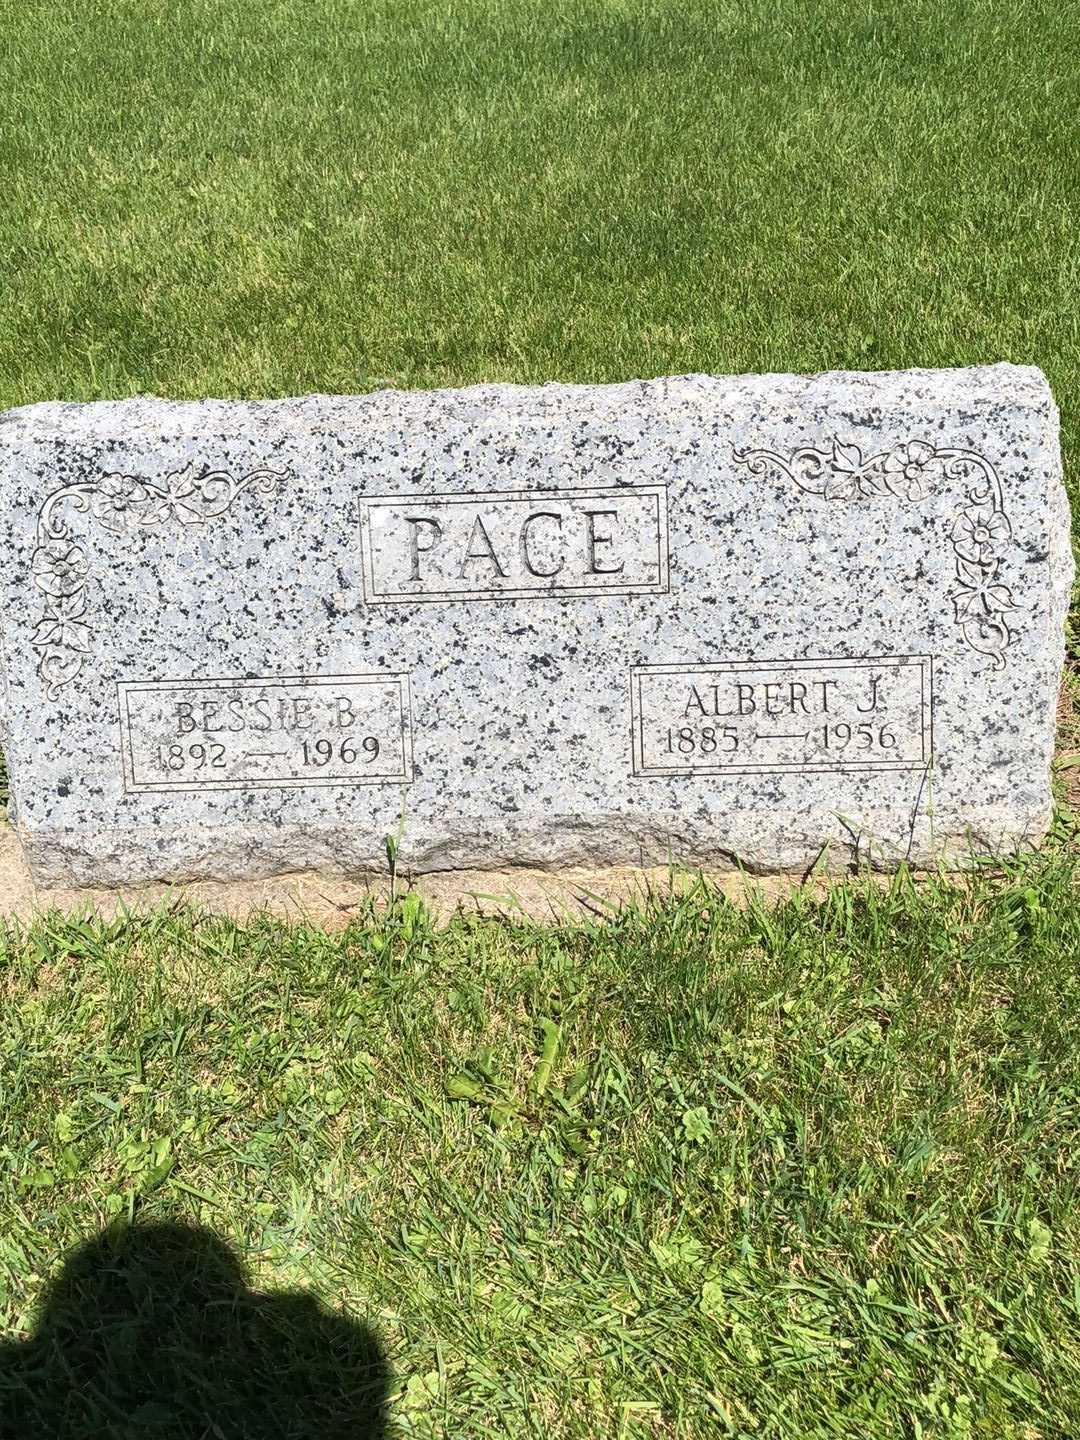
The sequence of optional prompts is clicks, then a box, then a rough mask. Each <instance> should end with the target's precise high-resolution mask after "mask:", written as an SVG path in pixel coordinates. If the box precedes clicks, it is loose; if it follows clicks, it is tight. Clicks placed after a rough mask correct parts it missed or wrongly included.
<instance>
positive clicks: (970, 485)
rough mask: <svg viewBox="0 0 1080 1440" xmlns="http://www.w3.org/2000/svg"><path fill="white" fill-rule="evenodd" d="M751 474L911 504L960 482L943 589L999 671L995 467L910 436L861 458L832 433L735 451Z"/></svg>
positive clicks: (1005, 527) (1001, 510)
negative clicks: (828, 440)
mask: <svg viewBox="0 0 1080 1440" xmlns="http://www.w3.org/2000/svg"><path fill="white" fill-rule="evenodd" d="M735 458H736V460H738V461H739V462H740V463H741V464H743V465H746V466H747V467H748V469H749V470H750V472H751V474H753V475H767V474H768V473H769V472H770V470H776V471H779V472H780V473H781V474H782V475H784V476H786V477H787V478H788V479H789V480H792V481H794V483H795V484H796V485H797V486H798V488H799V489H800V490H803V491H805V492H806V494H808V495H818V496H821V497H823V498H824V499H826V500H839V501H849V502H850V501H860V500H869V499H872V498H873V497H874V496H878V495H894V496H896V498H897V499H898V500H905V501H909V502H917V501H919V500H925V499H926V497H927V495H929V494H930V493H931V491H932V490H933V489H934V488H935V487H936V486H937V485H939V484H946V483H953V484H959V485H960V486H961V487H962V491H963V495H964V500H963V503H962V504H961V505H960V507H959V508H958V509H957V512H956V514H955V516H954V517H953V522H952V525H951V527H950V530H949V542H950V545H951V548H952V556H953V562H954V565H955V569H956V579H957V584H956V586H955V588H954V589H952V590H951V591H950V592H949V598H950V599H951V600H952V602H953V607H954V611H955V618H956V623H957V624H958V625H959V626H960V628H961V631H962V632H963V636H964V639H965V641H966V642H967V644H968V645H969V646H970V647H971V649H972V650H975V651H977V652H978V654H980V655H986V656H988V657H989V658H990V659H992V660H993V662H994V669H995V670H1004V668H1005V652H1006V650H1007V649H1008V647H1009V645H1010V644H1011V643H1012V639H1013V632H1012V631H1011V630H1010V629H1009V625H1008V622H1007V621H1006V619H1005V617H1006V615H1007V614H1008V613H1009V612H1010V611H1012V610H1016V609H1017V608H1018V607H1017V605H1016V603H1015V602H1014V600H1013V598H1012V594H1011V592H1010V590H1009V587H1008V586H1007V585H1005V584H1003V583H1002V580H1001V577H1000V568H1001V551H1002V549H1003V548H1004V546H1005V545H1006V544H1007V543H1008V541H1009V539H1010V537H1011V535H1012V526H1011V525H1010V524H1009V517H1008V516H1007V514H1006V513H1005V497H1004V494H1003V492H1002V488H1001V481H1000V480H999V479H998V476H997V472H996V471H995V469H994V467H993V466H992V465H991V464H990V462H989V460H986V459H984V458H983V456H981V455H977V454H975V452H974V451H973V450H957V449H952V448H948V447H947V448H939V447H938V446H935V445H932V444H930V442H929V441H927V440H909V441H907V442H906V443H905V444H902V445H897V446H895V447H894V448H893V449H891V450H882V451H880V452H879V453H878V454H876V455H867V456H864V455H863V453H862V451H861V449H860V448H859V446H858V445H852V444H850V443H849V442H846V441H841V440H838V439H836V438H835V437H834V438H833V442H832V448H831V449H827V450H819V449H817V448H816V447H814V446H811V445H805V446H803V447H801V448H800V449H798V450H795V451H793V452H792V453H791V454H790V455H786V456H785V455H780V454H777V452H776V451H773V450H754V449H746V450H738V449H737V450H736V451H735Z"/></svg>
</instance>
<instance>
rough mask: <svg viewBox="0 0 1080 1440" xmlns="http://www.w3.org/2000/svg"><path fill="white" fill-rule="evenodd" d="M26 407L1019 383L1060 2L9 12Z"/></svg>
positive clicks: (1050, 201) (1051, 213) (1044, 265)
mask: <svg viewBox="0 0 1080 1440" xmlns="http://www.w3.org/2000/svg"><path fill="white" fill-rule="evenodd" d="M0 27H2V33H3V35H4V46H3V51H2V54H0V194H2V196H3V199H2V202H0V285H2V291H3V296H4V303H3V307H2V309H0V403H3V404H8V405H12V404H16V403H21V402H25V401H30V400H38V399H46V398H55V397H63V398H71V399H83V398H90V397H97V396H112V395H124V394H129V393H134V392H139V391H142V392H145V391H156V392H161V393H165V394H170V395H178V396H197V395H202V394H207V393H211V394H227V395H236V394H242V395H265V394H279V393H292V392H296V391H303V390H307V389H311V388H318V389H324V390H336V391H357V390H366V389H369V388H374V387H378V386H382V385H387V384H391V385H415V386H421V385H424V386H426V385H441V384H460V383H465V382H471V381H479V380H490V379H506V380H518V381H537V380H545V379H550V378H561V379H567V380H581V381H592V380H615V379H621V378H625V377H627V376H635V375H652V374H663V373H680V372H685V371H691V370H708V371H719V372H725V371H742V370H770V369H783V370H791V369H795V370H818V369H823V368H828V367H834V366H851V367H856V368H863V369H868V368H878V367H880V368H888V367H897V366H906V365H922V364H926V365H957V364H966V363H970V362H977V361H985V360H995V359H999V358H1000V359H1008V360H1013V361H1019V362H1034V363H1036V364H1039V365H1041V366H1043V367H1044V369H1045V370H1046V372H1047V374H1048V375H1049V377H1050V380H1051V382H1052V384H1053V386H1054V389H1055V391H1056V394H1057V396H1058V398H1059V401H1060V403H1061V405H1062V408H1063V411H1064V415H1065V439H1066V448H1067V452H1068V453H1069V454H1074V453H1076V452H1077V450H1078V449H1080V429H1078V427H1080V364H1078V360H1080V312H1078V307H1077V303H1076V296H1077V293H1078V291H1080V249H1078V247H1077V245H1076V243H1075V237H1076V235H1077V233H1078V229H1080V144H1078V142H1077V119H1076V117H1077V114H1078V113H1080V11H1078V10H1077V7H1076V6H1075V5H1073V4H1062V3H1061V0H1010V3H1009V4H1002V3H1000V0H904V3H901V0H890V3H882V0H830V3H829V4H827V5H826V4H823V3H821V0H547V3H543V4H537V3H527V0H309V3H306V4H304V5H303V6H302V7H300V8H298V7H297V6H296V5H295V4H284V3H280V0H261V3H259V4H258V5H252V4H247V3H245V4H241V3H239V0H185V3H182V4H176V3H169V4H166V3H164V0H143V3H137V4H136V3H133V0H76V3H74V4H72V5H58V4H56V3H55V0H48V3H42V0H0Z"/></svg>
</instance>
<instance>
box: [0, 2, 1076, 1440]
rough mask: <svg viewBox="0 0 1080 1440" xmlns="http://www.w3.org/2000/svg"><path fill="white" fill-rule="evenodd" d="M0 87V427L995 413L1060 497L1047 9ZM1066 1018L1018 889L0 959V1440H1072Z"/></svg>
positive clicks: (225, 41)
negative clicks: (1037, 389) (876, 400)
mask: <svg viewBox="0 0 1080 1440" xmlns="http://www.w3.org/2000/svg"><path fill="white" fill-rule="evenodd" d="M0 35H2V37H3V43H2V45H0V406H2V407H6V406H12V405H17V404H23V403H26V402H29V401H34V400H42V399H54V398H62V399H93V398H98V397H105V396H119V395H127V394H134V393H140V392H142V393H146V392H154V393H158V394H164V395H172V396H181V397H194V396H199V395H206V394H214V395H244V396H259V395H274V394H289V393H296V392H303V391H308V390H324V391H363V390H369V389H373V388H378V387H382V386H386V385H394V386H404V385H408V386H429V385H447V384H454V385H457V384H466V383H471V382H474V381H481V380H495V379H502V380H511V381H529V382H533V381H542V380H546V379H563V380H579V381H599V380H618V379H624V378H627V377H631V376H647V375H658V374H663V373H680V372H687V371H695V370H696V371H702V370H704V371H714V372H725V371H744V370H749V371H760V370H819V369H824V368H830V367H854V368H862V369H873V368H892V367H899V366H907V365H958V364H968V363H975V362H981V361H989V360H997V359H1006V360H1012V361H1016V362H1022V363H1035V364H1038V365H1041V366H1042V367H1043V369H1044V370H1045V371H1046V373H1047V375H1048V377H1049V379H1050V382H1051V384H1052V385H1053V387H1054V391H1055V394H1056V396H1057V398H1058V402H1059V404H1060V406H1061V408H1062V420H1063V441H1064V446H1065V455H1066V466H1067V470H1066V473H1067V478H1068V480H1069V484H1070V491H1071V493H1072V494H1073V496H1074V498H1075V497H1076V493H1077V484H1078V481H1077V473H1078V472H1077V470H1076V466H1075V464H1073V463H1072V457H1074V456H1075V455H1076V454H1078V453H1080V306H1078V302H1077V296H1078V294H1080V244H1078V242H1077V236H1078V235H1080V11H1078V10H1077V8H1076V6H1075V5H1073V4H1069V3H1060V0H1058V3H1051V0H1010V3H1000V0H972V3H959V0H942V3H928V0H913V3H900V0H892V3H889V4H883V3H874V0H858V3H855V0H832V3H825V0H814V3H811V0H770V3H767V4H766V3H763V0H745V3H743V0H738V3H736V0H624V3H596V0H594V3H585V0H575V3H567V0H551V3H543V0H540V3H525V0H518V3H508V0H441V3H435V0H431V3H420V0H309V3H306V4H303V5H300V4H284V3H278V0H259V3H247V4H241V3H239V0H182V3H181V0H168V3H166V0H141V3H134V0H74V3H72V4H66V5H61V4H59V3H55V0H52V3H41V0H0ZM1074 728H1075V726H1074ZM1070 743H1071V742H1070ZM1068 829H1069V825H1068V824H1067V823H1064V822H1063V824H1062V825H1061V826H1060V827H1059V834H1058V840H1059V842H1060V841H1061V837H1062V836H1063V835H1065V834H1066V832H1067V831H1068ZM1078 962H1080V899H1078V896H1077V890H1076V886H1075V874H1074V871H1073V862H1072V861H1070V860H1069V859H1068V858H1067V856H1066V854H1065V851H1064V849H1063V848H1062V847H1061V845H1060V843H1059V846H1058V848H1056V849H1055V850H1054V851H1053V853H1051V854H1050V855H1048V856H1046V857H1044V858H1042V859H1039V860H1034V861H1031V862H1030V863H1026V864H1025V865H1024V866H1022V867H1018V868H1017V869H1016V870H1015V871H1014V872H1013V873H1011V874H1009V875H1007V876H1006V877H1005V879H1004V880H1003V881H1002V880H1000V879H999V880H997V881H995V882H994V883H991V882H990V881H989V880H986V879H983V878H980V877H979V876H975V877H973V878H971V879H970V880H967V881H964V882H957V883H946V882H945V881H938V880H930V881H927V882H925V883H922V884H920V886H919V887H917V888H916V887H913V886H911V885H910V884H909V883H908V881H907V880H906V879H905V878H903V877H901V878H900V879H899V880H897V882H896V883H895V884H894V885H893V887H892V888H891V889H888V890H885V891H882V890H880V889H877V888H874V887H869V886H867V887H864V886H862V885H861V884H858V883H855V884H852V885H848V886H842V887H839V888H837V889H836V890H834V891H833V892H832V894H831V895H830V896H829V897H828V898H827V899H825V900H816V899H811V898H810V896H809V895H808V894H807V895H803V896H800V897H797V898H796V899H795V900H792V901H790V902H788V903H786V904H785V905H783V906H780V907H778V908H777V907H773V908H768V907H765V906H763V905H751V906H750V907H749V908H745V909H736V908H734V907H732V906H730V905H729V904H727V903H726V902H724V901H723V900H722V899H721V898H719V897H718V896H717V895H715V894H713V893H711V892H709V891H708V890H707V889H706V888H704V887H702V886H694V885H691V887H690V892H689V894H687V895H686V896H684V897H683V898H669V899H658V900H657V901H656V902H655V903H654V904H652V905H646V906H642V907H639V908H637V909H633V910H631V911H629V912H627V913H624V914H623V915H621V916H614V915H610V914H607V913H596V912H595V910H590V909H589V908H587V906H586V905H583V906H582V908H581V914H580V916H579V917H577V921H576V923H574V924H570V923H567V924H562V925H557V924H556V925H552V926H547V927H541V926H537V925H534V924H532V923H529V922H526V921H525V920H523V919H521V918H520V917H519V918H518V919H516V920H514V921H513V923H498V922H486V923H485V922H480V921H477V920H470V919H464V918H463V919H459V920H457V921H455V922H454V923H453V924H452V925H450V926H449V928H447V929H443V930H437V929H435V928H433V926H432V924H431V922H430V917H429V916H428V915H427V914H426V912H425V911H424V910H423V908H422V907H420V906H419V905H418V903H417V901H416V900H415V898H414V897H408V896H406V897H405V898H403V899H399V901H398V902H397V903H396V905H395V906H394V907H393V909H392V910H391V911H390V913H389V914H388V915H376V914H374V913H360V914H358V916H357V918H356V919H355V921H354V922H353V923H352V924H351V925H350V927H349V928H348V929H347V930H346V931H344V932H343V933H342V934H340V935H334V936H329V935H324V934H322V933H320V932H317V931H313V930H309V929H305V928H303V927H297V928H293V929H288V928H285V927H283V926H280V925H277V924H275V923H272V922H271V921H269V920H265V921H258V920H256V921H252V922H250V923H248V924H247V925H244V926H237V925H234V924H232V923H230V922H227V921H225V920H220V919H211V918H208V917H205V916H198V915H196V914H194V913H193V912H189V911H184V910H162V911H160V912H159V913H157V914H155V915H152V916H148V917H129V918H122V919H120V920H117V921H115V922H102V921H96V920H81V919H69V920H63V919H60V918H58V917H51V918H47V919H43V920H41V921H39V922H38V923H36V924H35V925H34V926H33V927H32V928H31V929H29V930H15V929H9V930H7V931H5V932H4V935H3V937H2V940H0V1437H3V1440H8V1437H9V1435H10V1436H11V1437H13V1440H27V1437H32V1440H39V1437H40V1440H45V1437H46V1436H48V1437H53V1436H71V1437H73V1440H74V1437H79V1440H84V1437H87V1440H98V1437H102V1440H103V1437H106V1436H108V1437H117V1440H120V1437H123V1440H133V1437H135V1436H139V1437H143V1436H151V1437H153V1436H159V1437H160V1436H170V1437H173V1436H175V1437H180V1436H183V1437H188V1436H191V1437H201V1436H203V1435H204V1434H209V1435H215V1436H216V1437H217V1440H221V1436H222V1435H223V1436H224V1437H225V1440H233V1437H234V1436H239V1435H241V1434H244V1433H250V1434H251V1435H252V1436H259V1437H262V1436H264V1435H269V1434H275V1435H276V1434H280V1435H282V1436H285V1435H289V1436H292V1437H294V1440H300V1437H301V1436H304V1437H307V1436H311V1437H312V1440H314V1437H315V1436H316V1435H318V1436H320V1440H325V1437H328V1436H332V1435H335V1434H337V1433H342V1434H346V1433H348V1434H352V1435H353V1436H354V1437H355V1436H357V1435H361V1434H363V1433H365V1432H363V1431H361V1430H360V1429H359V1428H357V1426H356V1425H355V1424H353V1425H352V1426H351V1428H349V1427H350V1417H353V1418H355V1416H356V1415H357V1414H358V1413H360V1412H361V1411H363V1410H364V1407H367V1411H369V1412H371V1413H374V1412H378V1413H379V1414H381V1415H383V1416H384V1417H385V1420H386V1425H387V1427H388V1428H387V1434H402V1435H419V1436H431V1437H435V1436H447V1437H457V1436H462V1437H467V1436H477V1437H479V1436H488V1435H496V1436H498V1435H502V1436H506V1437H512V1440H519V1437H525V1436H530V1437H531V1436H535V1437H544V1440H563V1437H566V1440H586V1437H588V1440H592V1437H596V1436H611V1437H618V1440H634V1437H665V1440H669V1437H689V1436H693V1437H697V1436H712V1435H717V1436H725V1435H731V1436H744V1437H750V1436H753V1437H755V1440H766V1437H777V1440H803V1437H819V1436H820V1437H834V1436H843V1437H849V1436H850V1437H864V1436H865V1437H873V1440H892V1437H894V1436H905V1437H907V1436H910V1437H912V1440H924V1437H927V1440H929V1437H934V1440H938V1437H948V1440H954V1437H955V1440H967V1437H972V1436H986V1437H990V1440H1013V1437H1016V1440H1057V1437H1062V1440H1063V1437H1066V1436H1072V1435H1074V1434H1075V1433H1076V1432H1077V1430H1078V1429H1080V1423H1078V1416H1080V1274H1078V1268H1077V1257H1078V1254H1080V1207H1078V1205H1077V1194H1076V1192H1077V1180H1078V1173H1077V1160H1076V1155H1077V1151H1078V1140H1080V1135H1078V1131H1080V1066H1078V1044H1077V1019H1076V1016H1077V1011H1078V1004H1077V1001H1078V991H1080V963H1078ZM107 1226H108V1227H111V1229H110V1232H109V1238H108V1239H107V1240H106V1241H103V1242H101V1244H100V1247H99V1248H98V1249H95V1250H93V1251H92V1252H89V1258H88V1252H86V1251H81V1252H80V1251H79V1250H78V1248H77V1247H79V1245H80V1244H81V1242H86V1241H90V1242H91V1243H95V1237H99V1236H100V1235H101V1233H102V1231H103V1230H104V1229H105V1227H107ZM162 1226H171V1227H172V1228H171V1229H162V1228H160V1227H162ZM155 1227H159V1228H155ZM180 1227H184V1228H180ZM194 1227H198V1228H199V1230H200V1231H201V1232H204V1233H203V1238H202V1240H201V1241H200V1240H198V1237H197V1236H196V1234H195V1228H194ZM125 1235H126V1238H125ZM133 1236H134V1240H132V1237H133ZM208 1236H216V1237H218V1239H219V1240H220V1242H221V1243H222V1244H225V1245H227V1246H228V1247H230V1252H231V1256H232V1258H230V1257H229V1256H228V1255H226V1253H225V1251H224V1250H221V1251H215V1250H214V1249H213V1244H214V1242H213V1240H212V1239H209V1238H207V1237H208ZM200 1244H201V1245H202V1246H203V1249H202V1250H200V1249H199V1245H200ZM125 1245H127V1246H128V1247H129V1248H128V1249H127V1250H125V1249H124V1247H125ZM132 1246H133V1247H134V1248H131V1247H132ZM140 1247H141V1248H140ZM207 1247H209V1248H207ZM125 1256H126V1258H125ZM200 1256H201V1257H202V1258H201V1259H200ZM215 1257H216V1258H215ZM234 1262H235V1264H236V1265H240V1264H242V1265H243V1266H244V1267H246V1270H247V1276H246V1281H245V1279H244V1277H243V1276H241V1274H240V1271H239V1269H235V1270H234V1269H230V1266H232V1265H233V1264H234ZM215 1267H216V1268H215ZM215 1277H216V1278H215ZM245 1284H249V1285H250V1287H252V1288H251V1289H250V1290H248V1291H245V1290H244V1285H245ZM50 1286H51V1287H53V1288H51V1289H50V1288H49V1287H50ZM256 1292H257V1293H256ZM301 1292H302V1293H303V1294H305V1295H307V1296H308V1297H310V1298H309V1299H308V1300H305V1301H301V1300H299V1299H297V1295H298V1293H301ZM286 1293H288V1294H291V1295H292V1297H293V1299H292V1300H291V1301H289V1300H287V1299H285V1298H283V1297H284V1296H285V1295H286ZM266 1297H269V1298H266ZM264 1301H265V1303H264ZM320 1306H321V1307H323V1308H322V1309H319V1308H318V1307H320ZM65 1307H66V1308H65ZM334 1316H336V1317H338V1319H337V1320H336V1321H335V1320H334V1319H333V1318H332V1317H334ZM271 1317H273V1318H271ZM350 1327H351V1328H350ZM350 1337H351V1338H350ZM350 1346H352V1347H353V1348H352V1349H350ZM365 1346H367V1347H368V1349H367V1350H366V1351H365V1350H364V1347H365ZM362 1353H364V1354H367V1355H368V1369H367V1370H365V1371H364V1372H363V1373H364V1374H365V1375H366V1377H367V1378H366V1381H365V1385H366V1388H363V1387H361V1389H362V1390H363V1393H362V1394H360V1392H359V1391H357V1389H356V1384H357V1383H359V1382H357V1380H356V1377H357V1376H358V1375H360V1373H361V1370H362V1369H363V1367H362V1366H361V1367H360V1368H359V1369H358V1368H357V1366H358V1365H359V1361H358V1360H357V1356H358V1355H361V1354H362ZM373 1356H374V1357H375V1358H374V1360H372V1357H373ZM350 1357H351V1358H350ZM354 1362H355V1363H354ZM313 1377H314V1378H313ZM350 1377H352V1378H350ZM305 1387H307V1388H305ZM350 1387H352V1392H351V1393H350V1394H349V1395H346V1394H345V1392H346V1391H349V1390H350ZM358 1395H359V1398H357V1397H358ZM357 1406H359V1407H360V1409H359V1411H358V1410H357ZM208 1413H209V1414H213V1415H216V1416H217V1430H216V1431H215V1430H214V1429H210V1430H208V1429H207V1427H206V1424H205V1417H206V1415H207V1414H208ZM200 1417H202V1418H200ZM245 1417H247V1419H246V1421H245ZM268 1417H269V1418H268ZM245 1423H246V1424H247V1426H248V1429H247V1431H246V1432H245V1430H244V1428H243V1427H244V1425H245ZM230 1426H232V1428H229V1427H230ZM238 1427H239V1428H238ZM335 1427H336V1428H335Z"/></svg>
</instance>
